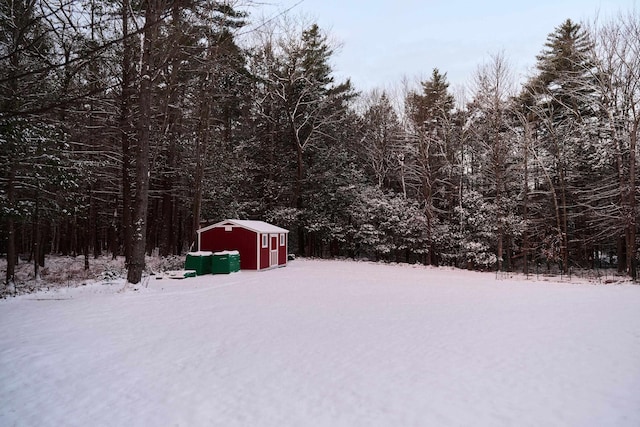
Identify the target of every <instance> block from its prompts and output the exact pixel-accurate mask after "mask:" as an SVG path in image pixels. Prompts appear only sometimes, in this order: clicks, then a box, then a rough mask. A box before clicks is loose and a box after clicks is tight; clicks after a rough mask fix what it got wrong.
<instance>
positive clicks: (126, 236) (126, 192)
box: [120, 0, 134, 265]
mask: <svg viewBox="0 0 640 427" xmlns="http://www.w3.org/2000/svg"><path fill="white" fill-rule="evenodd" d="M129 8H130V2H129V0H122V37H123V45H122V95H121V100H120V132H121V134H120V135H121V145H122V242H123V251H124V259H125V265H128V264H129V261H130V259H131V240H132V225H133V221H132V219H131V198H132V197H131V193H132V191H131V177H130V175H129V171H130V170H131V100H132V98H133V89H132V86H131V83H132V82H131V80H132V77H133V69H134V68H133V49H132V47H131V40H130V39H129V38H130V36H129Z"/></svg>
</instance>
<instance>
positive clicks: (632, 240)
mask: <svg viewBox="0 0 640 427" xmlns="http://www.w3.org/2000/svg"><path fill="white" fill-rule="evenodd" d="M639 124H640V118H638V119H636V120H635V122H634V123H633V127H632V129H631V137H630V139H629V232H628V236H629V238H628V241H627V269H628V272H629V276H630V277H631V278H632V279H633V280H636V278H637V272H636V233H637V231H636V215H637V212H636V145H637V138H638V127H639Z"/></svg>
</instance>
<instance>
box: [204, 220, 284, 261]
mask: <svg viewBox="0 0 640 427" xmlns="http://www.w3.org/2000/svg"><path fill="white" fill-rule="evenodd" d="M197 233H198V250H199V251H212V252H218V251H225V250H229V251H231V250H236V251H238V252H240V269H241V270H264V269H267V268H273V267H284V266H285V265H287V256H288V253H287V240H288V237H289V236H288V234H289V230H285V229H284V228H280V227H276V226H275V225H272V224H269V223H266V222H264V221H247V220H239V219H228V220H225V221H222V222H219V223H217V224H213V225H209V226H208V227H204V228H201V229H199V230H198V231H197Z"/></svg>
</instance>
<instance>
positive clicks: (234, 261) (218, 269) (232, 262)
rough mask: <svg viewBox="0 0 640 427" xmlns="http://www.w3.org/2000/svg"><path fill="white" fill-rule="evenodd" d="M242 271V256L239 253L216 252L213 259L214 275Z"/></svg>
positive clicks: (212, 269) (212, 270) (212, 268)
mask: <svg viewBox="0 0 640 427" xmlns="http://www.w3.org/2000/svg"><path fill="white" fill-rule="evenodd" d="M236 271H240V254H239V253H238V251H221V252H214V253H213V256H212V257H211V272H212V273H213V274H229V273H234V272H236Z"/></svg>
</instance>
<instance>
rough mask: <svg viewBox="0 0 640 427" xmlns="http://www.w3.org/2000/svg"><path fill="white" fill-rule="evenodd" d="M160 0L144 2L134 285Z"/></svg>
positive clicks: (141, 249) (142, 230) (143, 237)
mask: <svg viewBox="0 0 640 427" xmlns="http://www.w3.org/2000/svg"><path fill="white" fill-rule="evenodd" d="M159 12H160V0H152V1H149V2H148V3H147V10H146V12H145V30H144V44H143V49H142V63H141V70H140V93H139V98H138V105H139V110H140V111H139V114H140V117H139V118H138V126H137V134H138V143H137V147H136V148H137V149H136V195H135V208H134V212H133V230H132V231H133V234H132V236H131V260H130V262H129V266H128V272H127V282H128V283H132V284H136V283H139V282H140V280H141V279H142V272H143V270H144V267H145V264H144V257H145V252H146V243H147V210H148V204H149V173H150V168H149V144H150V128H151V92H152V80H153V77H152V75H151V74H152V73H153V71H154V63H153V62H154V61H153V59H154V58H153V48H154V47H155V40H156V36H157V32H158V31H157V29H158V25H157V21H158V18H159V15H160V13H159Z"/></svg>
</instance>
